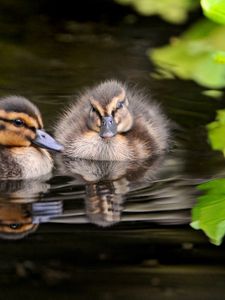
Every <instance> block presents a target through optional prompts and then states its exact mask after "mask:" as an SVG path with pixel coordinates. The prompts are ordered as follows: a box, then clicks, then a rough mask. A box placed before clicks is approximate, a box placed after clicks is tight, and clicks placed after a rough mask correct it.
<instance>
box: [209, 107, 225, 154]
mask: <svg viewBox="0 0 225 300" xmlns="http://www.w3.org/2000/svg"><path fill="white" fill-rule="evenodd" d="M207 129H208V138H209V142H210V144H211V146H212V148H213V149H214V150H221V151H222V152H223V154H224V155H225V110H219V111H217V117H216V120H215V121H214V122H212V123H210V124H208V125H207Z"/></svg>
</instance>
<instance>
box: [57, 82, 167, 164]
mask: <svg viewBox="0 0 225 300" xmlns="http://www.w3.org/2000/svg"><path fill="white" fill-rule="evenodd" d="M55 135H56V137H57V139H58V140H59V141H60V142H61V143H62V144H63V145H64V146H65V151H64V154H65V155H68V156H70V157H79V158H84V159H91V160H109V161H111V160H118V161H123V160H136V159H145V158H149V157H152V156H154V155H159V154H162V153H163V152H164V151H165V149H166V148H167V146H168V121H167V119H166V118H165V116H164V115H163V114H162V112H161V110H160V108H159V107H158V106H157V105H156V104H154V103H152V101H151V100H150V99H149V97H147V96H145V95H143V94H142V93H141V92H138V91H136V90H134V89H131V88H128V87H127V86H126V85H124V84H122V83H120V82H118V81H115V80H109V81H105V82H103V83H101V84H99V85H98V86H95V87H94V88H92V89H89V90H87V91H86V92H85V93H84V94H83V95H81V96H80V97H79V98H78V99H77V101H76V102H75V103H74V104H72V106H71V107H70V108H69V109H68V110H67V111H66V112H65V114H64V115H63V116H62V118H61V120H60V121H59V123H58V125H57V126H56V131H55Z"/></svg>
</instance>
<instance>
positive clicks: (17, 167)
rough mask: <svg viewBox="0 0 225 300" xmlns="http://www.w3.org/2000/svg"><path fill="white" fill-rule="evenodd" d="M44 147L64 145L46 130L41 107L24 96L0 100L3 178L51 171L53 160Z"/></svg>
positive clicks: (0, 172) (0, 173)
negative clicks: (58, 142)
mask: <svg viewBox="0 0 225 300" xmlns="http://www.w3.org/2000/svg"><path fill="white" fill-rule="evenodd" d="M54 143H55V144H54ZM41 148H48V149H53V150H60V145H59V144H57V143H56V142H55V141H54V139H53V138H51V137H50V136H49V135H48V134H47V133H45V132H44V131H43V123H42V118H41V114H40V112H39V110H38V108H37V107H36V106H35V105H34V104H32V103H31V102H30V101H29V100H27V99H26V98H24V97H17V96H10V97H6V98H3V99H0V178H1V179H9V178H32V177H38V176H41V175H43V174H45V173H48V172H50V171H51V169H52V166H53V163H52V159H51V157H50V155H49V153H48V152H47V151H46V150H45V149H41Z"/></svg>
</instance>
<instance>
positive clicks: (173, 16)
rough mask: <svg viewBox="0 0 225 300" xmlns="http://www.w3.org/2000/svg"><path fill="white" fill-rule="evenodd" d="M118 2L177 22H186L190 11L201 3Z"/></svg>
mask: <svg viewBox="0 0 225 300" xmlns="http://www.w3.org/2000/svg"><path fill="white" fill-rule="evenodd" d="M116 2H118V3H120V4H124V5H125V4H126V5H127V4H130V5H132V6H133V7H134V8H135V9H136V10H137V12H138V13H140V14H142V15H145V16H150V15H159V16H160V17H161V18H163V19H164V20H166V21H168V22H171V23H177V24H179V23H183V22H185V21H186V20H187V17H188V12H189V11H190V10H192V9H193V8H195V7H197V6H198V5H199V1H198V0H160V1H156V0H116Z"/></svg>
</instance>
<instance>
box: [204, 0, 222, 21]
mask: <svg viewBox="0 0 225 300" xmlns="http://www.w3.org/2000/svg"><path fill="white" fill-rule="evenodd" d="M201 6H202V8H203V12H204V14H205V16H206V17H208V18H209V19H211V20H213V21H215V22H217V23H221V24H225V1H224V0H201Z"/></svg>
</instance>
